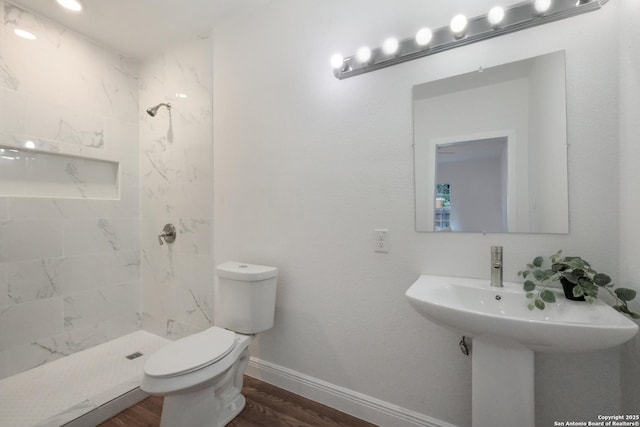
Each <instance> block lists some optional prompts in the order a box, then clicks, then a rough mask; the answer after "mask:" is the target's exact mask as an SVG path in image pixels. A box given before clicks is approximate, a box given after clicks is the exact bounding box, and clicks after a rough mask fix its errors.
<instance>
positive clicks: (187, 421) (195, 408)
mask: <svg viewBox="0 0 640 427" xmlns="http://www.w3.org/2000/svg"><path fill="white" fill-rule="evenodd" d="M216 272H217V274H218V277H219V290H220V292H219V296H220V299H221V302H222V304H220V306H221V309H220V313H219V316H217V318H219V319H220V322H219V323H218V325H217V326H213V327H211V328H209V329H207V330H205V331H202V332H199V333H197V334H194V335H190V336H188V337H185V338H182V339H180V340H177V341H175V342H173V343H171V344H169V345H167V346H165V347H163V348H161V349H160V350H158V351H157V352H155V353H154V354H152V355H151V356H150V357H149V359H148V360H147V361H146V363H145V365H144V375H143V378H142V383H141V385H140V388H141V389H142V390H143V391H145V392H147V393H149V394H151V395H157V396H165V398H164V404H163V408H162V417H161V421H160V426H161V427H176V426H180V427H205V426H206V427H222V426H224V425H226V424H228V423H229V422H230V421H231V420H232V419H233V418H235V417H236V416H237V415H238V414H239V413H240V412H241V411H242V409H243V408H244V405H245V399H244V397H243V396H242V394H241V391H242V379H243V374H244V371H245V369H246V367H247V365H248V363H249V348H248V347H249V343H250V342H251V340H252V338H253V335H254V334H256V333H258V332H262V331H265V330H267V329H270V328H271V327H273V321H274V313H275V287H276V280H277V272H278V270H277V269H276V268H275V267H267V266H260V265H252V264H245V263H237V262H229V263H225V264H221V265H219V266H218V267H217V268H216Z"/></svg>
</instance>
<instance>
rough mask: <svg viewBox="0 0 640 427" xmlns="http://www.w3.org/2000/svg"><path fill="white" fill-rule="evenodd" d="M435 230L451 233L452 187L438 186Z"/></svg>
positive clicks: (448, 185) (446, 185)
mask: <svg viewBox="0 0 640 427" xmlns="http://www.w3.org/2000/svg"><path fill="white" fill-rule="evenodd" d="M433 229H434V230H435V231H451V185H450V184H437V185H436V207H435V215H434V224H433Z"/></svg>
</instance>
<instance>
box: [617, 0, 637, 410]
mask: <svg viewBox="0 0 640 427" xmlns="http://www.w3.org/2000/svg"><path fill="white" fill-rule="evenodd" d="M620 9H621V13H620V17H621V19H620V24H619V25H620V284H622V285H624V286H627V287H630V288H633V289H636V290H637V291H639V292H640V279H639V278H640V266H639V264H638V254H640V222H639V221H638V217H639V216H640V188H639V187H638V185H639V183H640V170H639V169H638V164H637V162H638V159H640V144H638V140H639V136H640V121H639V120H638V117H640V27H639V26H638V20H640V3H638V2H637V1H634V0H623V1H622V2H621V5H620ZM635 308H636V312H637V311H639V310H638V304H637V303H636V304H635ZM622 354H623V359H622V379H623V381H622V396H623V412H625V413H630V414H637V413H638V408H640V363H638V361H639V360H640V336H636V338H635V339H634V340H632V341H631V342H629V343H628V344H627V345H625V346H624V348H623V353H622Z"/></svg>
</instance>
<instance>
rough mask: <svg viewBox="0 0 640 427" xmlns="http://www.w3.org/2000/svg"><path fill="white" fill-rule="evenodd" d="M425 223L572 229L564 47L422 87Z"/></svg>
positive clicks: (417, 106) (419, 213)
mask: <svg viewBox="0 0 640 427" xmlns="http://www.w3.org/2000/svg"><path fill="white" fill-rule="evenodd" d="M413 111H414V149H415V169H414V172H415V192H416V230H417V231H454V232H455V231H459V232H460V231H462V232H487V233H502V232H505V233H506V232H516V233H568V232H569V225H568V222H569V211H568V184H567V143H566V100H565V59H564V52H555V53H552V54H548V55H543V56H539V57H535V58H530V59H526V60H523V61H518V62H514V63H510V64H505V65H500V66H497V67H492V68H487V69H480V70H479V71H478V72H473V73H468V74H463V75H460V76H455V77H451V78H447V79H443V80H438V81H434V82H428V83H424V84H421V85H417V86H415V87H414V88H413Z"/></svg>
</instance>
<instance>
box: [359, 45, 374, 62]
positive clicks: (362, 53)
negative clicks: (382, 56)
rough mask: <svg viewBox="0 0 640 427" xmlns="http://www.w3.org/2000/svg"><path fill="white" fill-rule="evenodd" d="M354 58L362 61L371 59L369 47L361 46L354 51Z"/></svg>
mask: <svg viewBox="0 0 640 427" xmlns="http://www.w3.org/2000/svg"><path fill="white" fill-rule="evenodd" d="M356 58H358V61H360V62H362V63H365V62H369V60H370V59H371V49H369V48H368V47H367V46H363V47H361V48H360V49H358V51H357V52H356Z"/></svg>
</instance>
